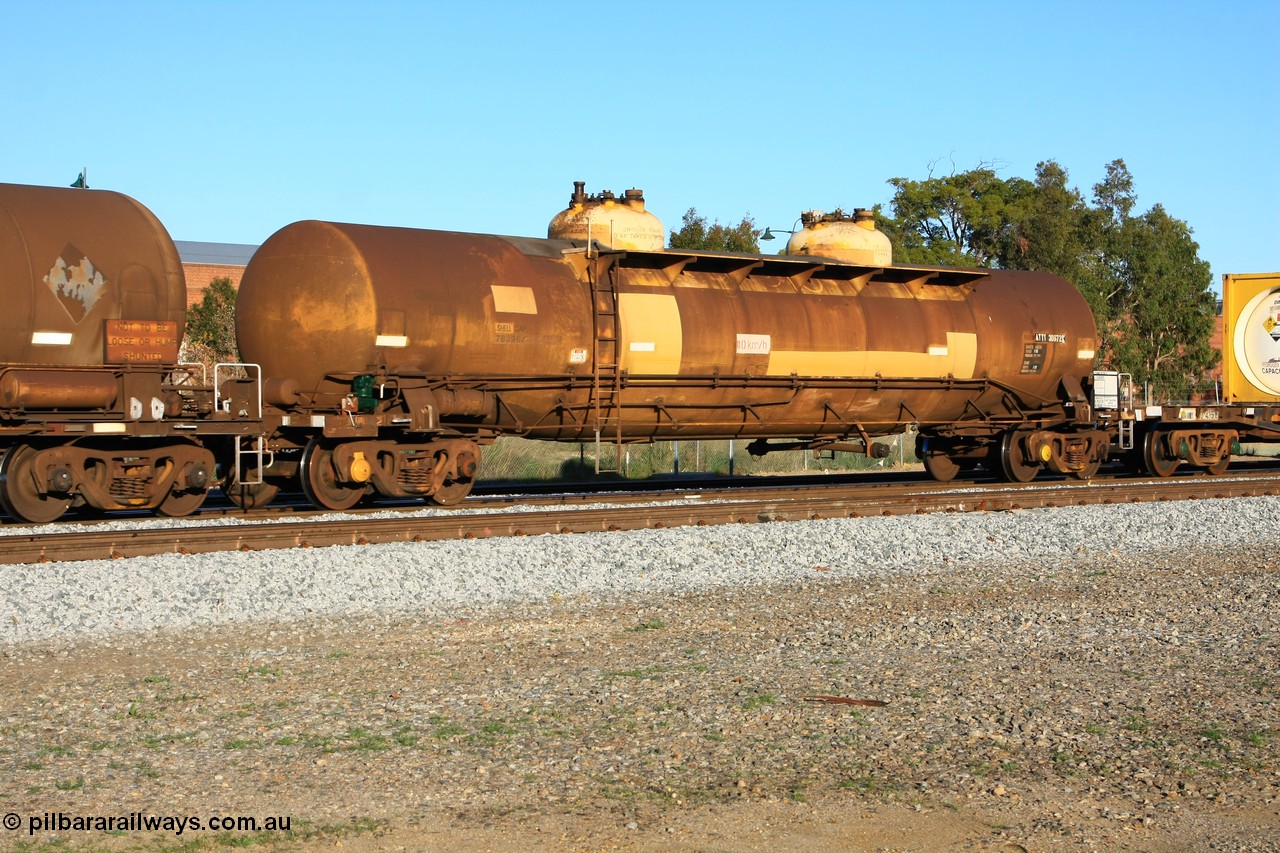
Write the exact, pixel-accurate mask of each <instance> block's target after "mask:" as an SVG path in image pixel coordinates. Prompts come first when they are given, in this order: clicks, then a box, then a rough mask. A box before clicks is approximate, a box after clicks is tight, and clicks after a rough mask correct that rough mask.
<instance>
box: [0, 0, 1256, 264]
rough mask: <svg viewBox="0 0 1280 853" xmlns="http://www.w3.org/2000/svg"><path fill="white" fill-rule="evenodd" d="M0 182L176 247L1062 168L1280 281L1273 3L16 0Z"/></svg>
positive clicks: (0, 40) (843, 198)
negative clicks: (1157, 209) (599, 196)
mask: <svg viewBox="0 0 1280 853" xmlns="http://www.w3.org/2000/svg"><path fill="white" fill-rule="evenodd" d="M0 22H2V25H0V71H2V77H3V80H4V83H3V89H0V117H2V118H3V124H2V126H3V133H0V181H5V182H12V183H29V184H47V185H53V186H66V185H67V184H69V183H71V182H72V181H73V180H74V179H75V178H76V176H77V175H78V174H79V171H80V169H81V168H82V167H87V168H88V170H89V183H90V185H91V186H93V187H95V188H102V189H113V190H119V191H121V192H124V193H127V194H129V195H132V196H134V197H135V198H137V199H138V200H140V201H141V202H142V203H144V204H145V205H147V206H148V207H150V208H151V209H152V210H153V211H155V213H156V214H157V215H158V216H159V217H160V219H161V220H162V221H163V222H164V223H165V224H166V225H167V226H168V228H169V231H170V233H171V234H172V235H173V237H174V238H175V239H181V240H207V241H215V242H234V243H259V242H261V241H263V240H264V239H266V238H267V237H268V236H269V235H270V234H271V233H272V232H274V231H275V230H276V229H278V228H280V227H282V226H284V225H286V224H288V223H290V222H293V221H295V220H298V219H309V218H318V219H335V220H340V221H347V222H367V223H377V224H388V225H404V226H412V227H422V228H443V229H451V230H459V231H481V232H490V233H505V234H520V235H531V236H544V235H545V233H546V224H547V222H548V220H550V218H551V217H552V216H553V215H554V214H555V213H556V212H557V211H559V210H560V209H561V208H563V207H564V206H565V204H566V203H567V200H568V196H569V193H570V192H571V190H572V184H573V181H574V180H585V181H586V182H587V189H588V191H589V192H596V191H599V190H601V189H611V190H613V191H615V192H618V193H621V192H622V191H623V190H625V189H627V188H629V187H640V188H642V189H643V190H644V191H645V195H646V198H647V200H648V203H649V209H650V210H652V211H653V212H654V213H656V214H657V215H658V216H659V217H661V218H662V219H663V221H664V223H665V224H666V225H667V228H668V230H670V229H671V228H673V227H676V226H678V224H679V221H680V217H681V215H682V214H683V213H684V211H685V210H687V209H688V208H690V207H696V208H697V209H698V211H699V212H700V213H701V214H703V215H705V216H706V217H707V218H708V219H718V220H720V221H721V222H725V223H736V222H737V221H738V220H739V219H740V218H741V217H742V216H743V215H744V214H748V213H749V214H750V215H751V216H753V217H754V218H755V221H756V222H757V224H759V225H760V226H761V227H763V226H766V225H768V226H772V227H775V228H790V227H791V223H792V222H793V221H794V220H795V219H796V217H797V216H798V215H799V213H800V211H801V210H805V209H809V208H820V209H826V210H830V209H833V208H835V207H843V208H845V209H850V208H853V207H870V206H872V205H874V204H877V203H887V202H888V201H889V199H890V197H891V195H892V193H891V190H890V187H889V186H888V184H887V183H886V181H887V180H888V179H889V178H893V177H907V178H924V177H926V176H927V175H928V172H929V169H930V168H931V167H932V168H933V169H934V170H935V172H940V173H945V172H949V171H951V170H952V168H953V166H954V168H955V169H958V170H964V169H968V168H972V167H974V166H976V165H978V164H979V162H982V161H987V162H995V163H997V164H998V167H999V171H1000V174H1001V176H1002V177H1014V176H1018V177H1024V178H1032V177H1033V176H1034V170H1035V166H1036V163H1037V162H1039V161H1041V160H1046V159H1054V160H1057V161H1058V162H1059V163H1061V164H1062V165H1063V166H1064V167H1066V169H1067V170H1068V171H1069V173H1070V176H1071V182H1072V184H1073V185H1075V186H1077V187H1079V188H1080V189H1081V190H1082V191H1083V192H1084V193H1085V195H1086V197H1088V196H1090V195H1091V194H1092V193H1091V191H1092V187H1093V185H1094V184H1095V183H1096V182H1098V181H1099V180H1101V178H1102V177H1103V170H1104V166H1105V164H1106V163H1108V162H1110V161H1111V160H1113V159H1115V158H1123V159H1124V160H1125V161H1126V163H1127V164H1128V166H1129V169H1130V171H1131V173H1132V174H1133V176H1134V178H1135V183H1136V190H1137V193H1138V209H1139V210H1140V211H1141V210H1146V209H1148V208H1149V207H1150V206H1151V205H1153V204H1156V203H1160V204H1163V205H1164V206H1165V208H1166V209H1167V210H1168V211H1169V213H1170V214H1172V215H1173V216H1176V217H1178V218H1179V219H1183V220H1186V221H1187V222H1188V223H1189V224H1190V225H1191V227H1192V229H1193V230H1194V232H1195V238H1196V240H1197V241H1198V242H1199V244H1200V256H1201V258H1203V259H1205V260H1207V261H1209V262H1210V264H1211V265H1212V267H1213V273H1214V281H1215V285H1216V282H1217V281H1219V280H1220V278H1221V274H1222V273H1225V272H1269V271H1274V270H1280V239H1278V235H1280V178H1278V177H1277V173H1278V171H1280V163H1278V162H1277V157H1278V155H1280V118H1278V116H1280V0H1224V2H1221V3H1218V4H1208V3H1205V2H1202V1H1201V2H1179V0H1172V2H1125V0H1111V2H1091V0H1083V2H1047V0H1028V2H983V0H973V2H954V3H947V2H928V0H916V2H875V3H871V2H813V3H783V2H778V0H773V2H767V3H766V2H733V3H724V2H698V0H686V2H681V3H675V2H665V0H645V2H638V3H629V4H628V3H607V2H605V3H599V2H593V3H574V4H566V3H557V2H533V0H530V2H524V3H521V2H504V1H503V0H489V2H467V0H459V2H449V3H439V2H428V0H423V2H382V0H360V2H347V3H337V2H310V3H303V2H283V0H277V2H272V0H254V2H194V0H185V1H184V2H174V0H164V2H156V3H151V2H130V0H115V2H107V0H102V2H93V3H89V2H66V0H62V2H48V3H46V2H36V0H0Z"/></svg>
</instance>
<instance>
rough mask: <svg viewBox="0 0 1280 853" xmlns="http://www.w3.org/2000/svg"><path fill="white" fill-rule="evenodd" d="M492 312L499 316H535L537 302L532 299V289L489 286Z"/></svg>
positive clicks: (502, 285) (504, 285) (501, 285)
mask: <svg viewBox="0 0 1280 853" xmlns="http://www.w3.org/2000/svg"><path fill="white" fill-rule="evenodd" d="M489 289H490V290H491V291H492V292H493V310H494V311H495V312H497V313H499V314H537V313H538V302H537V300H536V299H534V298H533V288H532V287H512V286H510V285H506V284H491V285H489Z"/></svg>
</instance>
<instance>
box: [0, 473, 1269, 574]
mask: <svg viewBox="0 0 1280 853" xmlns="http://www.w3.org/2000/svg"><path fill="white" fill-rule="evenodd" d="M809 479H810V480H814V482H810V483H808V484H806V485H798V484H796V483H794V482H791V481H788V482H786V483H782V484H778V485H772V484H770V485H762V486H758V487H755V488H752V489H750V490H744V489H742V488H740V487H735V488H727V489H707V488H703V489H698V490H696V491H695V490H691V489H690V488H689V484H687V483H682V484H676V485H677V486H679V488H678V490H671V491H665V492H659V493H655V492H643V493H630V494H620V493H610V494H608V495H605V496H601V495H599V494H596V495H548V496H538V497H531V496H522V497H520V498H519V501H520V503H519V504H518V505H513V503H512V502H513V501H514V500H517V499H516V498H511V497H506V496H495V495H489V496H482V497H477V498H474V499H472V500H469V501H468V502H467V504H466V505H465V506H464V507H463V508H461V509H456V510H452V511H441V510H436V511H431V510H422V509H421V505H420V504H419V505H415V506H413V507H394V506H380V507H372V508H370V510H369V511H367V512H365V513H361V514H355V517H352V514H351V513H348V514H345V515H344V516H343V517H338V518H335V517H334V516H333V515H332V514H315V515H307V516H305V517H297V518H294V517H287V518H284V517H281V516H279V515H277V516H275V517H272V518H267V519H264V520H257V519H258V518H259V516H256V515H255V516H253V517H252V518H251V519H250V520H244V521H239V520H237V521H235V522H234V523H227V524H217V525H207V524H206V525H184V526H177V527H175V526H165V527H154V526H146V525H139V526H137V527H128V528H125V529H122V528H121V527H120V526H119V525H101V526H100V527H91V528H89V529H87V530H85V529H82V530H77V531H74V532H66V531H56V532H34V528H33V529H32V530H33V532H30V533H28V532H18V531H14V532H12V533H11V534H9V535H7V536H5V537H3V540H0V541H2V542H3V547H0V563H9V564H16V563H42V562H60V561H68V560H94V559H119V558H125V557H136V556H145V555H150V554H162V553H182V554H194V553H202V552H203V553H207V552H216V551H265V550H270V549H278V548H315V547H327V546H334V545H368V544H376V543H384V542H407V541H415V542H425V541H432V540H444V539H476V538H487V537H497V536H532V535H541V534H550V533H560V534H567V533H588V532H600V531H617V530H635V529H657V528H663V527H679V526H711V525H718V524H757V523H774V522H785V521H802V520H814V519H825V518H850V517H852V518H857V517H865V516H873V515H908V514H925V513H930V512H998V511H1011V510H1018V509H1030V508H1035V507H1063V506H1074V505H1087V504H1116V503H1133V502H1148V501H1169V500H1188V499H1198V498H1232V497H1253V496H1259V495H1273V494H1280V471H1277V470H1276V469H1274V468H1272V467H1270V466H1262V467H1261V468H1260V470H1250V471H1243V472H1240V473H1238V474H1234V475H1232V476H1229V477H1220V478H1219V477H1213V478H1210V477H1204V476H1184V477H1175V478H1171V479H1138V478H1125V479H1103V480H1094V481H1091V482H1087V483H1084V482H1076V481H1071V480H1047V481H1040V482H1036V483H1033V484H1028V485H1009V484H1006V483H981V482H972V483H966V484H956V483H947V484H940V483H935V482H933V481H931V480H923V481H920V480H915V479H912V478H897V479H895V480H893V481H891V482H878V483H874V484H872V485H868V483H867V482H866V481H855V482H836V483H832V482H830V481H828V480H826V479H825V478H824V479H821V480H817V479H816V478H809ZM601 504H606V505H603V506H602V505H601ZM388 510H389V511H390V512H388ZM379 511H380V512H379ZM108 527H109V528H110V529H107V528H108Z"/></svg>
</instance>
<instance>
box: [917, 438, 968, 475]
mask: <svg viewBox="0 0 1280 853" xmlns="http://www.w3.org/2000/svg"><path fill="white" fill-rule="evenodd" d="M932 444H933V440H932V439H925V440H924V447H923V448H922V452H921V454H920V461H921V462H923V463H924V470H925V471H927V472H928V474H929V476H930V477H932V478H933V479H935V480H937V481H938V482H939V483H950V482H951V481H952V480H954V479H955V478H956V476H957V475H958V474H959V473H960V470H961V469H960V463H959V462H957V461H956V460H954V459H952V458H951V456H950V455H948V454H947V453H946V451H944V450H942V449H940V448H934V447H931V445H932Z"/></svg>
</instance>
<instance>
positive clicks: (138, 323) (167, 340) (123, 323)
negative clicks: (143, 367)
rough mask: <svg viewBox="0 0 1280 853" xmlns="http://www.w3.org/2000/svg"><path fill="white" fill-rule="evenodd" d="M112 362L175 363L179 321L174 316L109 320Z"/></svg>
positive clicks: (108, 345) (108, 346)
mask: <svg viewBox="0 0 1280 853" xmlns="http://www.w3.org/2000/svg"><path fill="white" fill-rule="evenodd" d="M105 332H106V334H105V338H106V349H107V351H106V356H105V361H106V362H107V363H108V364H174V363H175V362H177V360H178V340H179V333H178V324H177V323H175V322H173V321H172V320H107V321H106V328H105Z"/></svg>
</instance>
